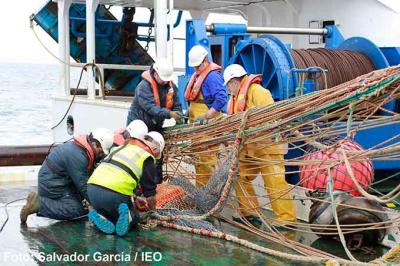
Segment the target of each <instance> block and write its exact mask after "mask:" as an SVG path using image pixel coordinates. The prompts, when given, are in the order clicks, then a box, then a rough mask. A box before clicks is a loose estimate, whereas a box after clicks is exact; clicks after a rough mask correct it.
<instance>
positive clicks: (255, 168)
mask: <svg viewBox="0 0 400 266" xmlns="http://www.w3.org/2000/svg"><path fill="white" fill-rule="evenodd" d="M242 82H243V80H242ZM241 85H242V83H241ZM238 102H239V101H237V99H236V102H235V106H234V110H237V106H238ZM272 103H274V100H273V98H272V95H271V93H270V91H269V90H267V89H264V88H263V87H262V86H260V85H259V84H251V85H250V87H249V88H248V91H247V100H246V108H247V109H249V108H252V107H258V108H259V107H263V106H267V105H270V104H272ZM284 152H285V149H284V147H283V146H282V145H271V143H270V142H269V141H268V142H266V141H264V142H263V141H259V142H257V143H249V144H246V145H245V146H244V147H243V150H242V151H241V153H240V155H239V178H238V181H237V184H236V185H235V187H234V188H235V192H236V195H237V198H238V204H239V208H240V209H239V215H242V216H248V215H254V214H255V213H256V208H259V203H258V200H257V197H256V194H255V190H254V187H253V184H252V183H251V181H252V180H254V179H255V178H256V176H257V175H258V174H259V173H261V175H262V177H263V180H264V186H265V187H266V190H267V192H268V195H269V197H270V198H271V199H270V200H271V201H272V202H271V208H272V210H273V211H274V213H275V217H276V219H278V220H279V221H282V222H292V221H293V222H294V221H296V209H295V205H294V202H293V200H291V198H290V195H289V194H287V192H285V191H288V188H289V185H288V183H287V182H286V180H285V166H284V164H283V160H284V158H283V154H284ZM274 161H277V162H282V163H277V162H274ZM240 185H241V186H240ZM281 191H283V192H281ZM277 198H279V199H277ZM254 207H255V208H254Z"/></svg>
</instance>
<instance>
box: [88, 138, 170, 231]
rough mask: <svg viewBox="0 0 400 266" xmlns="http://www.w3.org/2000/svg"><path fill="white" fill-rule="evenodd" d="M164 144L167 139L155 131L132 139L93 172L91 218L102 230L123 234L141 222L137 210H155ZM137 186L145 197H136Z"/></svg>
mask: <svg viewBox="0 0 400 266" xmlns="http://www.w3.org/2000/svg"><path fill="white" fill-rule="evenodd" d="M164 145H165V143H164V138H163V137H162V135H161V134H160V133H158V132H155V131H151V132H149V133H148V134H146V135H145V136H144V137H143V139H138V138H129V140H128V141H127V142H126V143H125V144H124V145H123V146H120V147H118V148H117V149H115V150H113V151H112V152H111V153H110V155H109V156H108V157H107V158H105V159H104V161H103V162H102V163H101V164H100V165H99V166H98V167H97V168H96V170H95V171H94V172H93V175H92V176H91V177H90V178H89V181H88V195H89V200H90V203H91V205H92V207H93V208H94V210H92V211H90V213H89V220H90V221H91V222H93V223H94V224H95V225H96V227H97V228H98V229H99V230H100V231H102V232H104V233H106V234H113V233H114V232H115V233H116V234H117V235H118V236H124V235H125V234H126V233H127V232H128V231H129V229H130V228H131V227H132V226H134V225H136V224H137V223H138V222H139V213H138V210H139V211H144V210H146V211H148V210H153V209H155V205H156V201H155V194H156V187H157V184H156V182H155V181H156V180H155V178H156V175H157V172H156V168H155V162H156V159H159V158H160V157H161V155H162V151H163V149H164ZM138 186H140V187H141V189H142V192H143V195H144V197H145V198H140V197H135V196H134V190H135V189H136V188H137V187H138ZM131 198H132V199H134V203H135V206H133V204H132V200H131Z"/></svg>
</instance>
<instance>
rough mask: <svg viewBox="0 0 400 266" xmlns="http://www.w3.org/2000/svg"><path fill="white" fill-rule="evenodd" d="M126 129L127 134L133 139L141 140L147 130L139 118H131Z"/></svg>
mask: <svg viewBox="0 0 400 266" xmlns="http://www.w3.org/2000/svg"><path fill="white" fill-rule="evenodd" d="M126 131H128V133H129V136H130V137H131V138H135V139H140V140H143V137H144V135H146V134H147V132H149V130H148V129H147V126H146V124H145V123H144V122H143V121H142V120H139V119H136V120H133V121H132V122H130V123H129V125H128V126H127V127H126Z"/></svg>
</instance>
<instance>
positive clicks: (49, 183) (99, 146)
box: [20, 128, 113, 223]
mask: <svg viewBox="0 0 400 266" xmlns="http://www.w3.org/2000/svg"><path fill="white" fill-rule="evenodd" d="M112 144H113V132H112V131H111V130H109V129H105V128H99V129H95V130H93V131H92V132H91V133H90V134H89V135H81V136H78V137H74V139H73V141H68V142H65V143H63V144H61V145H59V146H58V147H57V148H55V149H54V150H53V151H52V152H51V153H50V154H49V155H48V156H47V157H46V159H45V161H44V162H43V165H42V167H41V168H40V170H39V175H38V193H36V192H31V193H30V194H29V196H28V199H27V203H26V205H25V206H24V207H23V208H22V210H21V213H20V218H21V223H25V222H26V220H27V218H28V216H29V215H31V214H34V213H37V215H38V216H42V217H47V218H52V219H56V220H71V219H75V218H79V217H81V216H84V215H86V214H87V212H88V210H87V209H86V208H85V207H84V205H83V204H82V200H84V199H87V184H86V183H87V180H88V178H89V176H90V175H91V173H92V171H93V169H94V165H95V163H97V162H99V161H100V160H101V159H102V158H103V157H104V155H106V154H108V153H109V149H110V148H111V146H112Z"/></svg>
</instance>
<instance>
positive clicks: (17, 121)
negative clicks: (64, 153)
mask: <svg viewBox="0 0 400 266" xmlns="http://www.w3.org/2000/svg"><path fill="white" fill-rule="evenodd" d="M78 75H79V70H78V69H74V70H72V73H71V76H72V79H71V86H72V87H74V86H76V80H77V76H78ZM58 77H59V66H58V65H57V64H54V65H45V64H29V63H26V64H24V63H0V145H36V144H51V143H52V142H53V141H52V133H51V127H52V122H51V105H52V104H51V96H52V95H55V94H60V93H61V92H60V86H59V81H58ZM81 87H82V86H81Z"/></svg>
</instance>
